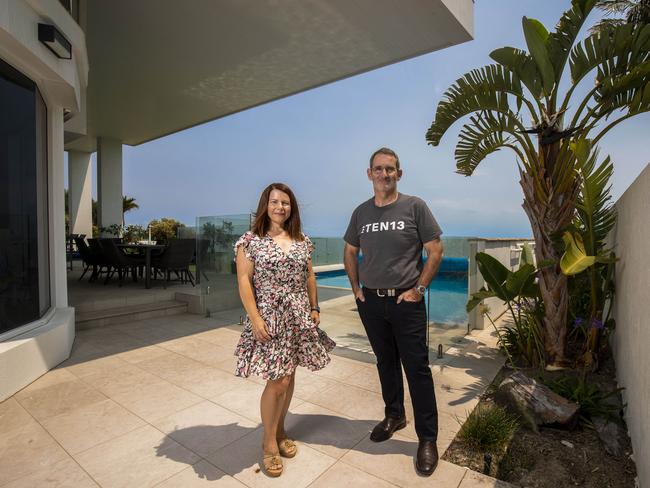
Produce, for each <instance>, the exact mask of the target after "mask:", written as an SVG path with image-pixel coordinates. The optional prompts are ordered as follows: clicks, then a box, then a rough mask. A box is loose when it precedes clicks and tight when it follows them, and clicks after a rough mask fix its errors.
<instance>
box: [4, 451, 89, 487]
mask: <svg viewBox="0 0 650 488" xmlns="http://www.w3.org/2000/svg"><path fill="white" fill-rule="evenodd" d="M98 486H99V485H97V483H95V482H94V481H93V480H92V479H91V478H90V476H88V474H86V472H85V471H84V470H83V469H81V467H79V465H78V464H77V463H76V462H75V461H74V459H72V458H67V459H64V460H63V461H59V462H58V463H55V464H53V465H52V466H48V467H47V468H44V469H41V470H39V471H36V472H35V473H32V474H29V475H27V476H25V477H23V478H20V479H18V480H16V481H12V482H11V483H9V484H8V485H3V488H35V487H38V488H97V487H98Z"/></svg>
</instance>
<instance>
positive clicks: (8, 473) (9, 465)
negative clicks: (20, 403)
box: [0, 420, 69, 486]
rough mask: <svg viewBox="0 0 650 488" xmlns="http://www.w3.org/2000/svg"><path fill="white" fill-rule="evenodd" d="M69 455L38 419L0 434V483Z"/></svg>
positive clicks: (18, 477) (32, 471)
mask: <svg viewBox="0 0 650 488" xmlns="http://www.w3.org/2000/svg"><path fill="white" fill-rule="evenodd" d="M68 458H69V456H68V454H66V452H65V451H64V450H63V449H62V448H61V446H59V445H58V444H57V443H56V441H55V440H54V439H53V438H52V436H50V434H48V433H47V432H46V431H45V429H43V427H41V426H40V425H39V424H38V423H37V422H35V421H33V420H32V421H31V422H28V423H27V424H26V425H24V426H23V427H21V428H15V429H12V430H11V431H9V432H1V433H0V486H2V485H4V484H5V483H8V482H10V481H14V480H17V479H20V478H22V477H24V476H27V475H28V474H31V473H34V472H36V471H38V470H41V469H46V468H47V469H49V468H50V467H51V466H53V465H55V464H56V463H58V462H59V461H63V460H64V459H68Z"/></svg>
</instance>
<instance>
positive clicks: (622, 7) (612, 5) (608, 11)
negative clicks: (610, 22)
mask: <svg viewBox="0 0 650 488" xmlns="http://www.w3.org/2000/svg"><path fill="white" fill-rule="evenodd" d="M630 3H631V2H630V0H600V1H599V2H598V8H599V9H600V10H602V11H603V12H605V15H616V14H624V13H625V12H626V11H627V10H628V8H630Z"/></svg>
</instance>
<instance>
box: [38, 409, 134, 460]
mask: <svg viewBox="0 0 650 488" xmlns="http://www.w3.org/2000/svg"><path fill="white" fill-rule="evenodd" d="M142 425H144V422H143V421H142V420H141V419H140V418H138V417H136V416H135V415H133V414H132V413H130V412H129V411H128V410H126V409H125V408H124V407H121V406H120V405H118V404H117V403H115V402H114V401H112V400H104V401H101V402H97V403H91V404H90V405H86V406H85V407H80V408H76V409H74V410H72V411H71V412H70V413H65V414H62V415H57V416H55V417H49V418H47V419H45V420H44V421H43V427H44V428H45V429H46V430H47V431H48V432H49V433H50V434H51V435H52V437H54V438H55V439H56V440H57V441H58V442H59V443H60V444H61V445H62V446H63V447H64V448H65V450H66V451H68V452H69V453H70V454H76V453H78V452H81V451H84V450H86V449H88V448H90V447H93V446H95V445H97V444H99V443H101V442H104V441H107V440H109V439H113V438H115V437H118V436H120V435H122V434H125V433H127V432H130V431H132V430H134V429H136V428H138V427H141V426H142Z"/></svg>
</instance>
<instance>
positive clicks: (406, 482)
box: [341, 435, 466, 488]
mask: <svg viewBox="0 0 650 488" xmlns="http://www.w3.org/2000/svg"><path fill="white" fill-rule="evenodd" d="M417 446H418V445H417V442H415V441H412V440H410V439H407V438H406V437H402V436H400V435H394V436H393V437H392V438H391V439H389V440H387V441H385V442H372V441H371V440H370V439H369V438H368V439H365V440H363V441H361V442H360V443H359V444H357V445H356V446H355V447H354V449H352V450H351V451H349V452H348V453H347V454H346V455H345V456H343V458H342V459H341V460H342V461H343V462H344V463H347V464H350V465H352V466H354V467H356V468H358V469H360V470H362V471H365V472H366V473H372V474H373V475H374V476H377V477H378V478H382V479H384V480H386V481H388V482H390V483H393V484H395V485H397V486H402V487H405V488H417V487H431V486H435V487H437V488H438V487H439V488H457V487H458V485H459V484H460V482H461V480H462V478H463V476H464V474H465V471H466V468H461V467H460V466H456V465H455V464H451V463H448V462H446V461H440V462H439V463H438V467H437V469H436V471H435V472H434V473H433V474H432V475H431V476H430V477H424V476H420V475H418V474H417V472H416V471H415V455H416V453H417Z"/></svg>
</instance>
